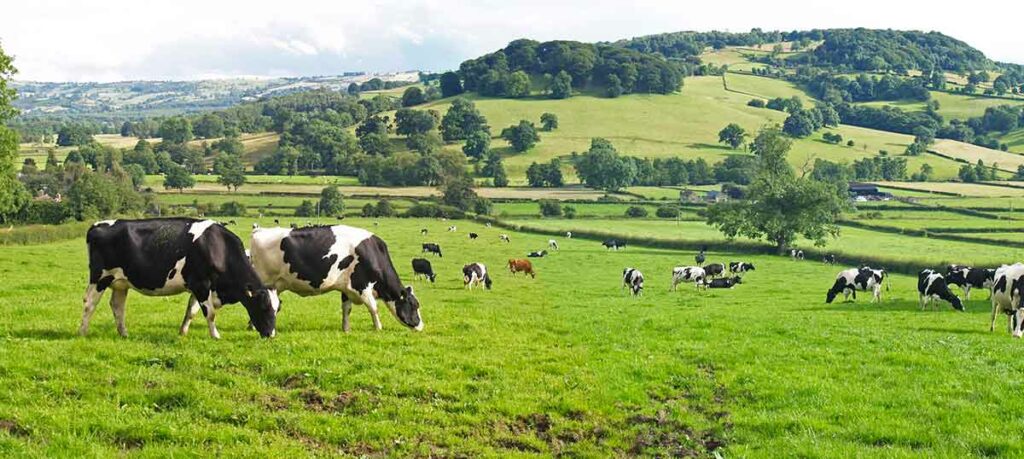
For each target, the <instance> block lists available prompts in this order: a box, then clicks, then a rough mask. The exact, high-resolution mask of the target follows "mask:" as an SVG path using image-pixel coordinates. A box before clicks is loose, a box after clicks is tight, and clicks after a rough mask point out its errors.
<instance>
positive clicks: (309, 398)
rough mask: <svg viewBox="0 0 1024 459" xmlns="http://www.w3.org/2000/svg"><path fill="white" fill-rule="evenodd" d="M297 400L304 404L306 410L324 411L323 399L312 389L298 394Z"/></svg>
mask: <svg viewBox="0 0 1024 459" xmlns="http://www.w3.org/2000/svg"><path fill="white" fill-rule="evenodd" d="M299 400H302V402H303V403H305V404H306V409H307V410H313V411H323V410H324V397H323V395H320V392H317V391H315V390H313V389H309V390H304V391H302V392H299Z"/></svg>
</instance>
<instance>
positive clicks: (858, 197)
mask: <svg viewBox="0 0 1024 459" xmlns="http://www.w3.org/2000/svg"><path fill="white" fill-rule="evenodd" d="M848 188H849V191H850V198H852V199H853V200H854V201H888V200H890V199H892V197H893V196H892V193H887V192H885V191H879V189H878V185H875V184H873V183H859V182H850V183H849V185H848Z"/></svg>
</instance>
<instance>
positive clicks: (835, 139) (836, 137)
mask: <svg viewBox="0 0 1024 459" xmlns="http://www.w3.org/2000/svg"><path fill="white" fill-rule="evenodd" d="M821 138H822V140H824V141H826V142H828V143H830V144H832V145H838V144H840V143H842V141H843V136H842V135H840V134H833V133H831V132H826V133H824V134H822V135H821Z"/></svg>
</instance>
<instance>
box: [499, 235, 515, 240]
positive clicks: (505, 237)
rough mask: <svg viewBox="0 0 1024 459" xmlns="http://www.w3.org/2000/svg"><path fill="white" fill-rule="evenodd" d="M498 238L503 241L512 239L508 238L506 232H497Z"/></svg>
mask: <svg viewBox="0 0 1024 459" xmlns="http://www.w3.org/2000/svg"><path fill="white" fill-rule="evenodd" d="M498 239H501V240H502V241H505V242H512V239H510V238H509V237H508V235H507V234H499V235H498Z"/></svg>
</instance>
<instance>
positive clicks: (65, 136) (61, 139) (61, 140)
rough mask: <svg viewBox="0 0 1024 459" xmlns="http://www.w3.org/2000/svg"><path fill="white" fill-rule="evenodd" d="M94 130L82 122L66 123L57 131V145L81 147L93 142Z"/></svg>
mask: <svg viewBox="0 0 1024 459" xmlns="http://www.w3.org/2000/svg"><path fill="white" fill-rule="evenodd" d="M92 134H93V133H92V131H90V130H89V128H88V127H86V126H83V125H81V124H65V125H63V126H61V127H60V130H59V131H57V145H59V146H61V147H72V146H74V147H80V146H83V145H88V144H89V143H91V142H92Z"/></svg>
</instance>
